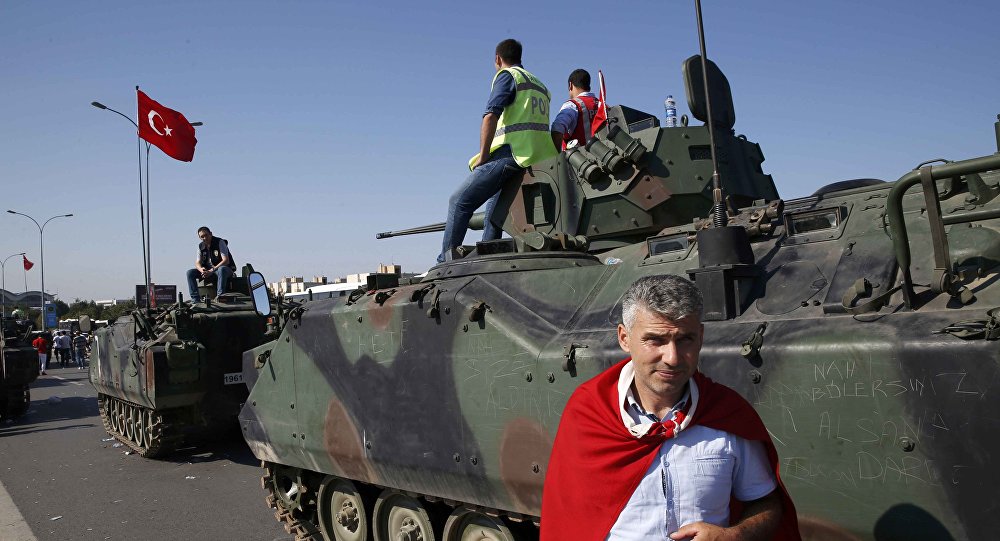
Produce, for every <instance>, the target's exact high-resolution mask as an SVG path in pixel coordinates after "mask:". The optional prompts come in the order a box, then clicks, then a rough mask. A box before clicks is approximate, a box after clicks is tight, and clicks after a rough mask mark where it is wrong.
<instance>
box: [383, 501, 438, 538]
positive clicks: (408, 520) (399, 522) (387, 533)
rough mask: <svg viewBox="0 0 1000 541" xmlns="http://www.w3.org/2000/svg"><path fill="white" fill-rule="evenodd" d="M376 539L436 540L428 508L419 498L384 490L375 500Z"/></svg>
mask: <svg viewBox="0 0 1000 541" xmlns="http://www.w3.org/2000/svg"><path fill="white" fill-rule="evenodd" d="M373 515H374V518H375V520H374V523H375V528H374V530H375V541H434V528H433V527H432V526H431V519H430V517H429V516H428V515H427V510H426V509H424V506H422V505H420V502H418V501H417V500H415V499H413V498H411V497H409V496H406V495H405V494H400V493H398V492H396V491H393V490H388V489H387V490H384V491H383V492H382V494H381V495H380V496H379V497H378V500H377V501H376V502H375V512H374V513H373Z"/></svg>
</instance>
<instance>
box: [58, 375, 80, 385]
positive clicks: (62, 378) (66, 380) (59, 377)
mask: <svg viewBox="0 0 1000 541" xmlns="http://www.w3.org/2000/svg"><path fill="white" fill-rule="evenodd" d="M52 377H53V378H55V379H58V380H60V381H65V382H66V383H72V384H73V385H83V384H82V383H80V382H79V381H70V380H68V379H66V378H64V377H62V376H52Z"/></svg>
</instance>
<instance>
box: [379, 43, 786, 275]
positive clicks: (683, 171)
mask: <svg viewBox="0 0 1000 541" xmlns="http://www.w3.org/2000/svg"><path fill="white" fill-rule="evenodd" d="M707 65H708V85H709V92H710V95H711V98H712V107H713V113H712V116H713V117H714V127H715V138H716V147H717V153H718V155H719V169H720V171H719V173H720V177H721V178H722V187H723V189H724V192H725V194H726V196H727V201H726V202H727V207H728V208H729V210H730V212H732V213H736V212H737V211H738V210H739V209H742V208H745V207H748V206H750V205H752V204H753V203H754V202H759V203H766V202H770V201H774V200H776V199H778V192H777V190H776V189H775V186H774V182H773V180H772V179H771V176H770V175H767V174H764V173H763V170H762V168H761V163H762V162H763V161H764V154H763V152H762V151H761V149H760V145H758V144H757V143H754V142H752V141H750V140H748V139H747V138H746V137H745V136H742V135H737V134H736V132H735V131H734V130H733V127H734V126H735V123H736V113H735V107H734V106H733V99H732V94H731V91H730V87H729V81H728V80H727V79H726V76H725V75H724V74H723V73H722V71H721V70H719V68H718V67H717V66H716V65H715V63H713V62H712V61H710V60H709V61H707ZM682 73H683V76H684V80H685V89H686V92H687V100H688V107H689V109H690V110H691V112H692V115H694V117H695V119H697V120H700V121H702V122H704V123H705V124H703V125H699V126H694V125H689V124H688V122H687V119H686V118H683V119H682V125H681V126H679V127H676V128H662V127H660V123H659V120H658V119H657V117H656V116H654V115H651V114H648V113H644V112H642V111H639V110H636V109H632V108H630V107H627V106H624V105H615V106H612V107H609V108H608V121H607V123H606V124H605V125H604V126H603V127H602V128H601V129H600V130H599V131H598V132H597V134H596V135H595V137H594V138H593V139H592V140H591V141H590V142H589V143H587V145H586V146H584V147H576V148H572V149H570V150H568V151H566V152H562V153H560V154H559V155H558V156H556V157H555V158H552V159H551V160H548V161H545V162H542V163H540V164H536V165H534V166H532V167H530V168H528V169H527V170H526V171H525V172H524V174H523V175H522V176H521V177H520V178H518V179H516V180H515V181H512V182H509V183H508V184H507V185H506V186H505V187H504V189H503V191H502V192H501V193H500V199H499V201H498V204H497V207H496V210H495V213H496V215H498V216H504V221H503V224H497V225H502V227H503V230H504V231H505V232H507V233H508V234H509V235H510V236H511V237H512V238H510V239H500V240H497V241H490V242H487V243H480V244H478V245H477V246H478V250H477V252H474V253H472V255H475V254H476V253H478V254H487V253H501V252H503V253H507V252H518V251H522V250H538V249H539V248H536V246H546V247H551V248H552V249H565V248H566V246H567V243H566V242H564V241H561V240H557V241H555V242H549V241H542V240H539V239H540V238H545V239H565V238H573V239H574V241H573V242H571V243H569V245H570V246H571V248H570V249H573V250H578V249H584V250H586V251H588V252H591V253H599V252H603V251H606V250H610V249H613V248H618V247H621V246H626V245H629V244H632V243H635V242H642V241H644V240H645V239H646V238H647V237H650V236H653V235H655V234H656V233H658V232H659V231H661V230H663V229H664V228H669V227H676V226H680V225H684V224H691V223H692V221H694V220H696V219H699V218H704V217H706V216H708V215H709V211H710V210H711V207H712V183H711V179H712V173H713V164H712V160H711V150H710V147H709V142H710V137H709V129H708V126H707V122H708V115H707V113H706V111H707V109H708V108H707V106H706V98H705V91H704V87H705V86H704V84H703V83H702V75H701V57H700V56H698V55H695V56H692V57H690V58H688V59H687V60H685V61H684V63H683V65H682ZM439 227H440V228H439ZM439 230H443V224H438V225H435V226H427V227H424V228H414V229H411V230H407V231H406V234H414V233H423V232H430V231H439ZM528 234H534V235H529V238H528V239H527V240H523V241H522V240H520V239H522V238H523V237H525V235H528ZM538 234H541V237H540V236H539V235H538ZM389 236H393V235H387V234H384V233H382V234H379V235H378V238H387V237H389ZM581 237H582V238H581ZM467 252H472V251H471V250H468V251H467Z"/></svg>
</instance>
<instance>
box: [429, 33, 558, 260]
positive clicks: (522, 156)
mask: <svg viewBox="0 0 1000 541" xmlns="http://www.w3.org/2000/svg"><path fill="white" fill-rule="evenodd" d="M494 64H495V67H496V69H497V74H496V75H495V76H494V77H493V89H492V91H491V92H490V98H489V101H488V102H487V104H486V112H485V113H484V114H483V124H482V128H481V130H480V135H479V154H476V155H475V156H473V157H472V159H471V160H469V169H471V170H472V173H471V174H470V175H469V176H468V177H467V178H466V179H465V182H463V183H462V184H461V185H460V186H459V187H458V189H457V190H455V193H454V194H452V196H451V199H449V200H448V220H447V222H446V223H445V229H444V242H443V245H442V249H441V254H440V255H439V256H438V263H443V262H444V261H447V260H450V259H452V255H453V253H454V249H455V248H458V247H459V246H461V245H462V242H463V240H464V239H465V233H466V231H467V230H468V229H469V219H470V218H471V217H472V213H473V212H475V210H476V209H477V208H479V206H480V205H482V204H483V203H486V224H485V227H484V228H483V240H484V241H486V240H495V239H498V238H500V234H501V229H500V227H498V226H497V225H496V223H495V221H494V218H495V217H494V216H493V209H494V207H495V206H496V203H497V199H498V197H499V196H500V189H501V188H502V187H503V185H504V183H505V182H506V181H508V180H509V179H511V178H515V177H516V176H517V175H519V174H520V173H522V172H523V171H524V169H525V168H526V167H528V166H530V165H532V164H534V163H538V162H540V161H542V160H545V159H547V158H551V157H553V156H555V155H556V154H557V152H558V151H557V150H556V148H555V147H554V146H553V144H552V137H551V135H550V134H549V100H550V95H549V91H548V89H546V88H545V85H543V84H542V82H541V81H539V80H538V78H537V77H535V76H534V75H532V74H531V73H530V72H528V70H526V69H524V68H523V67H522V66H521V44H520V43H519V42H518V41H517V40H513V39H505V40H503V41H501V42H500V43H499V44H498V45H497V48H496V58H495V59H494Z"/></svg>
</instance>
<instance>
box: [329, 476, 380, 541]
mask: <svg viewBox="0 0 1000 541" xmlns="http://www.w3.org/2000/svg"><path fill="white" fill-rule="evenodd" d="M318 500H319V501H318V507H319V509H318V515H319V527H320V531H322V532H323V539H324V540H326V541H371V536H370V535H368V531H369V530H368V525H369V524H370V521H369V520H368V517H369V513H368V508H367V507H366V506H365V501H364V499H363V498H362V497H361V494H360V493H359V492H358V490H357V489H356V488H355V487H354V483H352V482H350V481H348V480H346V479H341V478H339V477H334V476H332V475H330V476H327V477H326V479H324V480H323V482H322V483H321V484H320V487H319V498H318Z"/></svg>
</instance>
